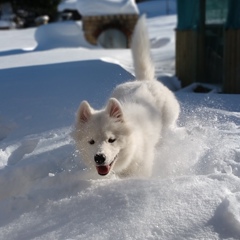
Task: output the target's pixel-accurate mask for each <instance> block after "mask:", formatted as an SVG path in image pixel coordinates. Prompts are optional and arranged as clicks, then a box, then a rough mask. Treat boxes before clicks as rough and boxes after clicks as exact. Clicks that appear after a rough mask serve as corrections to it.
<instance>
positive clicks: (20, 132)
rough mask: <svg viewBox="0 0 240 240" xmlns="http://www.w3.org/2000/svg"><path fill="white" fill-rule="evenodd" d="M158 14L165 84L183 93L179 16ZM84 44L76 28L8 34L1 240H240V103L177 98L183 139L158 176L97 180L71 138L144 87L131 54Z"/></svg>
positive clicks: (2, 40) (159, 158)
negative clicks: (115, 100) (88, 119)
mask: <svg viewBox="0 0 240 240" xmlns="http://www.w3.org/2000/svg"><path fill="white" fill-rule="evenodd" d="M163 2H164V1H163ZM153 3H155V4H159V1H154V2H149V3H147V2H145V3H143V4H141V5H140V7H139V8H140V10H141V11H143V10H144V9H151V8H152V4H153ZM161 3H162V2H161ZM150 4H151V8H150V7H149V6H150ZM164 4H165V2H164ZM157 7H158V5H156V7H155V9H157ZM150 13H151V11H149V12H148V16H149V18H148V27H149V35H150V41H151V46H152V55H153V59H154V62H155V64H156V69H157V75H158V76H159V78H161V79H162V80H163V82H164V83H166V84H167V85H168V86H169V87H170V88H172V89H177V88H178V86H179V83H178V81H177V80H176V79H175V78H174V77H173V74H174V44H175V40H174V27H175V25H176V16H175V15H172V16H160V14H159V15H158V16H156V12H154V14H153V16H155V17H154V18H151V15H149V14H150ZM80 25H81V24H80V23H78V26H80ZM62 27H63V28H66V29H68V33H69V32H70V33H71V32H72V33H73V35H72V36H73V37H72V38H71V36H69V34H67V35H64V34H63V33H62V32H61V31H59V29H61V28H62ZM49 33H52V35H51V34H49ZM77 33H79V42H78V43H77V44H78V45H76V39H75V38H76V36H77V35H78V34H77ZM61 34H62V36H61ZM70 35H71V34H70ZM34 36H35V37H34ZM47 36H49V38H48V39H46V37H47ZM81 36H82V32H81V28H77V25H76V24H75V23H70V22H68V23H55V24H52V25H46V26H44V27H41V28H39V29H28V30H21V31H14V30H11V31H7V32H6V31H4V33H1V37H0V49H1V51H0V58H1V59H0V69H1V71H0V79H1V80H0V91H1V94H0V168H1V169H0V213H1V214H0V239H11V240H14V239H15V240H26V239H44V240H46V239H61V240H62V239H74V240H76V239H84V240H85V239H87V240H88V239H103V240H105V239H141V240H142V239H154V240H155V239H156V240H157V239H161V240H165V239H171V240H185V239H211V240H212V239H216V240H220V239H236V240H237V239H240V217H239V216H240V179H239V178H240V98H239V95H223V94H194V93H191V92H183V91H177V92H176V95H177V98H178V99H179V101H180V103H181V115H180V118H179V122H178V125H179V129H178V130H176V131H175V132H173V133H172V134H169V136H168V137H167V138H166V139H163V144H162V145H161V146H158V147H157V149H156V152H157V153H156V162H155V166H154V173H153V177H152V178H151V179H125V180H119V179H105V178H102V177H99V179H94V180H90V179H89V178H87V177H86V176H87V171H88V170H87V169H85V166H83V165H82V163H81V160H80V157H79V154H78V152H76V151H75V146H74V142H73V140H72V138H71V134H70V133H71V131H72V126H73V122H74V117H75V112H76V109H77V107H78V105H79V103H80V102H81V101H82V100H83V99H87V100H88V101H89V102H91V104H92V105H93V106H94V107H96V108H99V107H101V106H102V105H103V104H104V103H105V102H106V100H107V97H108V96H109V94H110V92H111V90H112V89H113V88H114V86H115V85H116V84H119V83H121V82H125V81H127V80H130V79H133V78H134V77H133V75H132V74H133V68H132V61H131V54H130V51H129V50H104V49H101V48H96V47H94V48H92V47H90V45H88V44H87V43H86V42H85V41H84V39H83V37H81ZM13 39H14V41H13ZM96 178H98V176H97V175H96Z"/></svg>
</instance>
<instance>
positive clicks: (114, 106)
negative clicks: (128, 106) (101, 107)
mask: <svg viewBox="0 0 240 240" xmlns="http://www.w3.org/2000/svg"><path fill="white" fill-rule="evenodd" d="M106 111H107V113H108V114H109V116H110V117H111V118H114V119H115V120H116V122H123V112H122V107H121V104H120V102H119V101H118V100H117V99H116V98H110V99H109V101H108V105H107V109H106Z"/></svg>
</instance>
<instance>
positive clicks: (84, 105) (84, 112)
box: [77, 101, 92, 123]
mask: <svg viewBox="0 0 240 240" xmlns="http://www.w3.org/2000/svg"><path fill="white" fill-rule="evenodd" d="M91 116H92V108H91V107H90V105H89V103H88V102H87V101H82V102H81V104H80V106H79V108H78V112H77V121H78V122H81V123H86V122H88V120H89V119H90V118H91Z"/></svg>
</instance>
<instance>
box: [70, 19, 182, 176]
mask: <svg viewBox="0 0 240 240" xmlns="http://www.w3.org/2000/svg"><path fill="white" fill-rule="evenodd" d="M131 48H132V55H133V61H134V67H135V74H136V79H137V80H135V81H132V82H128V83H123V84H121V85H119V86H117V87H116V89H115V90H114V91H113V93H112V96H111V98H110V99H109V101H108V103H107V105H106V107H105V108H104V109H102V110H94V109H93V108H92V107H90V105H89V104H88V102H87V101H83V102H82V103H81V104H80V107H79V109H78V112H77V118H76V128H75V131H74V139H75V141H76V145H77V148H78V149H79V151H80V154H81V157H82V159H83V161H84V162H85V164H86V165H87V166H88V167H89V168H91V169H92V170H93V171H94V172H95V173H96V174H97V172H98V173H99V172H100V173H99V174H101V173H103V172H104V174H101V175H109V173H115V174H116V175H117V176H119V177H128V176H134V177H148V176H150V175H151V171H152V165H153V160H154V150H155V146H156V144H157V143H158V142H159V140H161V141H164V139H163V138H164V133H165V132H166V131H167V130H168V129H170V128H173V127H175V124H176V120H177V118H178V115H179V104H178V101H177V100H176V98H175V96H174V94H173V93H172V92H171V91H170V90H169V89H168V88H166V87H165V86H163V85H162V84H161V83H160V82H158V81H157V80H156V79H155V77H154V75H155V72H154V66H153V64H152V61H151V58H150V50H149V41H148V35H147V29H146V26H145V17H144V16H143V17H141V18H140V19H139V20H138V23H137V25H136V27H135V30H134V34H133V38H132V47H131ZM96 155H98V156H99V155H100V156H101V157H102V156H104V159H102V158H101V160H105V161H104V162H102V161H101V163H99V161H98V160H97V161H96ZM94 159H95V161H96V162H97V163H96V162H95V161H94ZM96 168H97V169H96Z"/></svg>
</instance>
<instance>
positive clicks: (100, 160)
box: [94, 154, 106, 164]
mask: <svg viewBox="0 0 240 240" xmlns="http://www.w3.org/2000/svg"><path fill="white" fill-rule="evenodd" d="M94 160H95V162H96V163H97V164H103V163H104V162H105V160H106V156H105V155H104V154H96V155H95V157H94Z"/></svg>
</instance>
